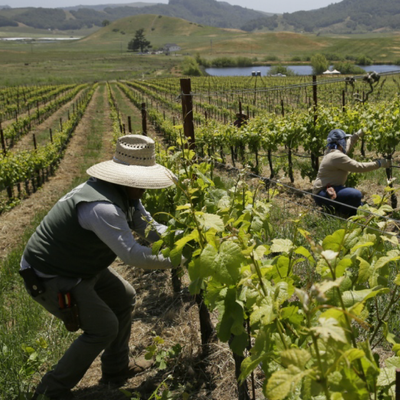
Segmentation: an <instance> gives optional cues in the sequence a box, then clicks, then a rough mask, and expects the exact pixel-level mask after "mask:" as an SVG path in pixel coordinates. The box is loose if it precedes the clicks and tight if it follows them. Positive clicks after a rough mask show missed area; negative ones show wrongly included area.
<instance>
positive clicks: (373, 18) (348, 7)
mask: <svg viewBox="0 0 400 400" xmlns="http://www.w3.org/2000/svg"><path fill="white" fill-rule="evenodd" d="M242 29H244V30H247V31H253V30H255V29H274V30H276V29H285V30H295V31H304V32H314V33H363V32H372V31H393V30H400V2H399V1H398V0H343V1H341V2H339V3H335V4H331V5H329V6H328V7H324V8H320V9H318V10H312V11H297V12H294V13H284V14H283V15H281V16H273V17H262V18H259V19H257V20H253V21H249V22H248V23H246V24H244V25H242Z"/></svg>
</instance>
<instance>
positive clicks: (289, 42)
mask: <svg viewBox="0 0 400 400" xmlns="http://www.w3.org/2000/svg"><path fill="white" fill-rule="evenodd" d="M141 28H143V29H144V34H145V37H146V39H148V40H149V41H150V42H151V44H152V46H153V49H157V48H160V47H162V46H163V45H165V44H166V43H175V44H177V45H178V46H180V47H181V49H182V50H181V51H180V52H179V53H180V54H184V55H186V54H190V55H192V56H195V55H196V54H197V53H198V54H200V55H201V56H202V57H204V58H208V59H213V58H215V57H226V56H231V57H232V56H234V57H237V56H241V57H248V58H254V57H257V58H258V59H259V60H262V59H265V58H267V57H272V56H275V57H276V58H277V59H279V60H281V61H283V62H288V61H290V60H291V59H292V58H295V57H297V58H298V59H301V60H305V59H307V58H310V57H312V56H313V55H314V54H316V53H323V54H327V55H328V54H340V55H341V56H343V57H346V56H348V57H356V56H358V55H363V54H368V56H369V57H370V58H371V59H373V60H375V61H377V62H387V61H392V62H393V61H394V60H397V59H399V57H400V52H399V50H398V49H399V48H400V37H399V36H395V35H393V36H391V37H380V36H377V35H376V37H371V36H368V37H349V36H337V37H327V36H317V35H308V34H307V35H305V34H300V33H295V32H257V33H254V32H245V31H242V30H234V29H225V28H216V27H211V26H206V25H202V24H197V23H193V22H190V21H187V20H184V19H180V18H174V17H165V16H160V15H138V16H132V17H126V18H123V19H120V20H118V21H115V22H113V23H111V24H110V25H108V26H106V27H104V28H102V29H100V30H98V31H96V32H94V33H93V34H91V35H89V36H87V37H86V38H84V39H81V40H79V41H77V42H76V43H73V44H71V46H73V47H76V48H80V47H81V48H84V47H86V48H91V49H95V48H97V49H99V50H101V51H115V49H123V50H124V49H127V45H128V42H129V41H130V40H131V39H132V38H133V37H134V35H135V32H136V30H138V29H141ZM124 51H126V50H124Z"/></svg>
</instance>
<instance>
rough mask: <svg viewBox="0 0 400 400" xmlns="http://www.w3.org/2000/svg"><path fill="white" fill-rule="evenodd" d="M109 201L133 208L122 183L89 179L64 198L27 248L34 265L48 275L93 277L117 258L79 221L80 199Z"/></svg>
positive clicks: (30, 262)
mask: <svg viewBox="0 0 400 400" xmlns="http://www.w3.org/2000/svg"><path fill="white" fill-rule="evenodd" d="M93 201H108V202H110V203H113V204H115V205H116V206H118V207H119V208H121V209H122V211H123V212H124V213H125V214H126V216H127V220H128V223H129V222H130V220H131V218H130V217H129V216H130V215H132V214H131V213H132V212H133V211H134V210H132V209H130V207H129V201H128V197H127V195H126V192H125V189H124V188H123V187H122V186H118V185H114V184H112V183H108V182H105V181H101V180H97V179H95V178H90V179H89V180H88V181H87V182H86V183H83V184H82V185H79V186H77V187H76V188H75V189H73V190H72V191H71V192H69V193H68V194H66V195H65V196H64V197H62V198H61V199H60V200H59V201H58V202H57V203H56V204H55V205H54V207H53V208H52V209H51V210H50V212H49V213H48V214H47V215H46V217H45V218H44V219H43V221H42V222H41V223H40V225H39V227H38V228H37V229H36V232H35V233H34V234H33V235H32V236H31V238H30V239H29V241H28V244H27V245H26V248H25V251H24V257H25V259H26V261H27V262H28V263H29V265H31V266H32V267H33V268H35V269H37V270H38V271H40V272H43V273H45V274H49V275H61V276H65V277H71V278H75V277H80V278H91V277H93V276H94V275H96V274H97V273H98V272H100V271H101V270H102V269H104V268H107V267H108V266H109V265H110V264H111V263H112V262H113V261H114V260H115V259H116V257H117V256H116V255H115V254H114V252H113V251H112V250H111V249H110V248H109V247H108V246H107V245H106V244H105V243H104V242H102V241H101V240H100V239H99V238H98V237H97V235H96V234H95V233H94V232H92V231H89V230H87V229H83V228H82V227H81V226H80V224H79V221H78V213H77V209H76V208H77V207H76V206H77V205H78V204H79V203H81V202H93Z"/></svg>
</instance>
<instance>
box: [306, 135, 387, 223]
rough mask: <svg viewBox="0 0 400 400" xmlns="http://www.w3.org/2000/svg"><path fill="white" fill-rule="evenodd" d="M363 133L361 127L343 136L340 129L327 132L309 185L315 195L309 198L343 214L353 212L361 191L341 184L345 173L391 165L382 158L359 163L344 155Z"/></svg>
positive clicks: (355, 210) (352, 213)
mask: <svg viewBox="0 0 400 400" xmlns="http://www.w3.org/2000/svg"><path fill="white" fill-rule="evenodd" d="M363 135H364V132H363V131H362V130H359V131H358V132H357V133H355V134H354V135H347V134H346V133H345V132H344V131H342V130H341V129H334V130H333V131H331V132H329V135H328V138H327V147H326V150H325V155H324V158H323V159H322V162H321V164H320V167H319V170H318V174H317V178H316V180H315V181H314V184H313V194H314V195H316V196H313V197H314V200H315V202H316V203H317V205H318V206H321V207H324V208H326V209H328V210H331V211H333V212H335V213H338V214H340V215H342V216H345V217H349V216H351V215H355V214H357V208H358V207H359V206H360V205H361V204H362V203H361V199H362V193H361V192H360V191H359V190H357V189H355V188H351V187H346V186H345V183H346V180H347V176H348V175H349V173H350V172H368V171H373V170H375V169H378V168H390V167H391V166H392V164H391V161H390V160H386V159H380V160H376V161H372V162H364V163H360V162H357V161H355V160H353V159H352V158H350V157H349V156H348V155H347V153H348V152H350V151H351V150H352V148H353V147H354V146H355V144H356V143H357V141H358V139H359V138H361V137H362V136H363ZM340 203H342V204H340ZM346 205H348V206H350V207H347V206H346Z"/></svg>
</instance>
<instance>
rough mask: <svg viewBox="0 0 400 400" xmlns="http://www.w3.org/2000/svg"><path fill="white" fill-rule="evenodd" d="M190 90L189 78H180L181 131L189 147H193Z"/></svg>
mask: <svg viewBox="0 0 400 400" xmlns="http://www.w3.org/2000/svg"><path fill="white" fill-rule="evenodd" d="M191 91H192V88H191V83H190V79H181V99H182V116H183V132H184V134H185V136H186V137H187V138H188V140H189V148H190V149H194V148H195V138H194V125H193V98H192V93H191Z"/></svg>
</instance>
